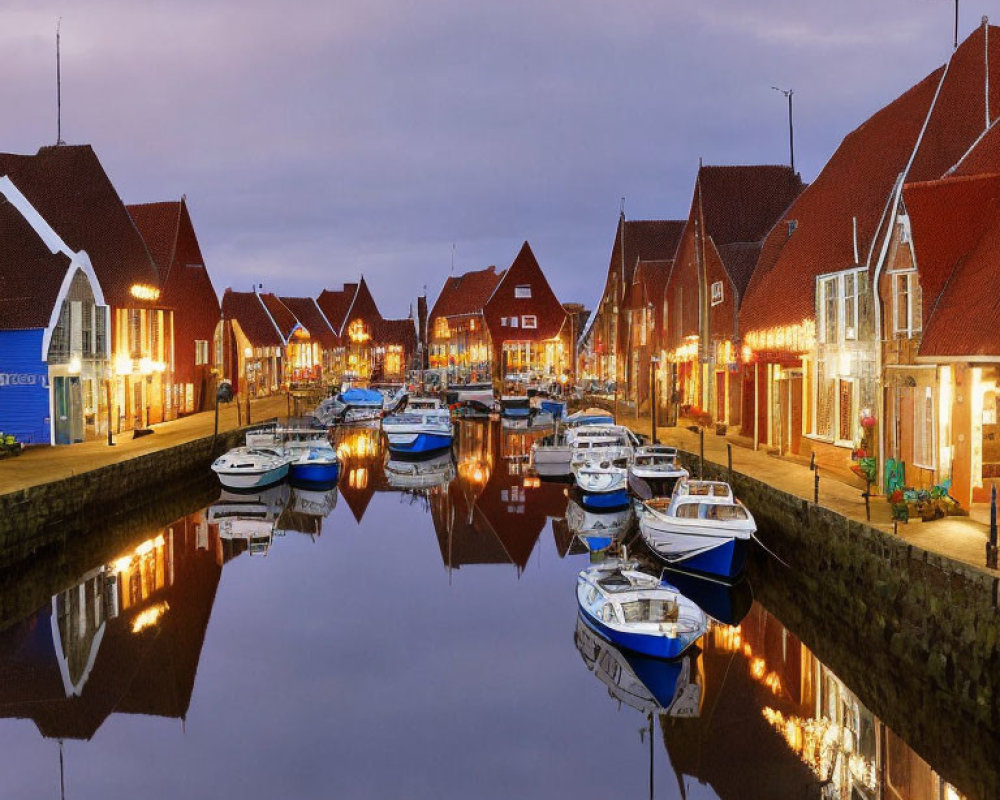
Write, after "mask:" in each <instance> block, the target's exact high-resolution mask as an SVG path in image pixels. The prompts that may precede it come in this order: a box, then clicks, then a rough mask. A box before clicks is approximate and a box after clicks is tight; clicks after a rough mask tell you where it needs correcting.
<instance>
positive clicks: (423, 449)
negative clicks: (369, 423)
mask: <svg viewBox="0 0 1000 800" xmlns="http://www.w3.org/2000/svg"><path fill="white" fill-rule="evenodd" d="M382 431H383V433H385V438H386V440H387V441H388V445H389V452H390V453H392V456H393V457H394V458H406V457H409V458H426V457H429V456H433V455H436V454H438V453H441V452H442V451H445V450H450V449H451V442H452V439H453V438H454V436H455V429H454V426H453V425H452V422H451V412H450V411H449V410H448V409H447V408H430V407H425V406H424V405H423V404H420V403H417V404H415V408H413V409H412V410H410V409H409V408H408V409H407V410H405V411H400V412H397V413H395V414H390V415H389V416H387V417H385V418H383V420H382Z"/></svg>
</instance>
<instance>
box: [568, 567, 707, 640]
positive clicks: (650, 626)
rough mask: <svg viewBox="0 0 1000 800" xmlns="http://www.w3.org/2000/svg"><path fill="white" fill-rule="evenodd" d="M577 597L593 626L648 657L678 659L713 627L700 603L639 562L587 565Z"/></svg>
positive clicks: (579, 582)
mask: <svg viewBox="0 0 1000 800" xmlns="http://www.w3.org/2000/svg"><path fill="white" fill-rule="evenodd" d="M576 597H577V602H578V603H579V606H580V612H581V615H582V619H583V620H584V622H586V624H587V625H588V626H589V627H590V628H592V629H593V630H594V631H596V632H597V633H598V634H600V635H601V636H603V637H604V638H605V639H607V640H608V641H610V642H611V643H612V644H613V645H615V646H616V647H622V648H626V649H628V650H632V651H634V652H637V653H642V654H643V655H647V656H654V657H656V658H677V657H678V656H680V655H682V654H683V653H684V651H685V650H687V649H688V648H689V647H690V646H691V645H693V644H694V643H695V642H696V641H697V640H698V639H699V638H700V637H701V636H702V635H703V634H704V633H705V631H706V629H707V627H708V620H707V618H706V617H705V613H704V612H703V611H702V610H701V609H700V608H698V606H697V605H695V604H694V603H693V602H692V601H691V600H689V599H688V598H686V597H684V595H682V594H681V593H680V592H679V591H677V589H676V588H674V587H673V586H671V585H670V584H669V583H666V582H665V581H662V580H660V578H658V577H657V576H655V575H649V574H647V573H645V572H642V571H640V570H639V568H638V564H637V563H635V562H622V561H619V560H617V559H612V560H609V561H606V562H604V563H601V564H593V565H591V566H589V567H587V568H586V569H584V570H582V571H581V572H580V574H579V576H578V577H577V588H576Z"/></svg>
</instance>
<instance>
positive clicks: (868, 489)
mask: <svg viewBox="0 0 1000 800" xmlns="http://www.w3.org/2000/svg"><path fill="white" fill-rule="evenodd" d="M871 499H872V482H871V481H870V480H869V479H868V478H865V519H866V520H868V521H869V522H871V521H872V504H871Z"/></svg>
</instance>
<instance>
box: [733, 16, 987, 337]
mask: <svg viewBox="0 0 1000 800" xmlns="http://www.w3.org/2000/svg"><path fill="white" fill-rule="evenodd" d="M989 33H990V34H991V35H990V36H989V47H988V48H987V47H986V41H985V38H986V29H985V27H983V28H979V29H977V30H976V31H975V32H973V33H972V34H971V35H970V36H969V37H968V38H967V39H966V40H965V41H964V42H962V44H961V45H960V46H959V47H958V49H957V50H956V51H955V52H954V53H953V54H952V56H951V58H950V59H949V62H948V63H947V64H946V65H945V66H943V67H940V68H938V69H936V70H934V71H933V72H932V73H931V74H930V75H928V76H927V77H926V78H924V79H923V80H922V81H920V82H919V83H918V84H916V85H915V86H914V87H912V88H911V89H909V90H908V91H906V92H905V93H903V94H902V95H901V96H900V97H898V98H897V99H896V100H894V101H893V102H892V103H890V104H889V105H887V106H886V107H885V108H883V109H881V110H880V111H878V112H877V113H876V114H874V115H873V116H872V117H871V118H869V119H868V120H867V121H866V122H864V123H863V124H862V125H861V126H859V127H858V128H857V129H855V130H854V131H853V132H852V133H850V134H849V135H848V136H847V137H846V138H845V139H844V141H843V142H842V143H841V145H840V147H839V148H838V149H837V151H836V153H834V155H833V157H832V158H831V159H830V161H829V162H828V163H827V164H826V166H825V167H824V168H823V171H822V172H821V173H820V175H819V177H817V179H816V181H815V182H814V183H813V184H812V185H811V186H809V187H808V188H807V189H806V190H805V191H804V192H803V193H802V194H801V195H800V196H799V199H798V200H797V201H796V202H795V203H794V204H793V205H792V207H791V208H790V209H789V210H788V212H787V213H786V214H785V215H784V216H783V219H782V221H781V222H779V223H778V224H776V225H775V227H774V229H773V230H772V231H771V233H770V234H769V235H768V237H767V239H766V240H765V242H764V246H763V249H762V252H761V256H760V259H759V261H758V266H757V269H756V270H755V272H754V277H753V278H752V280H751V283H750V287H749V289H748V295H747V298H746V302H745V303H744V305H743V308H742V310H741V312H740V327H741V328H743V329H744V330H755V329H756V330H761V329H764V328H769V327H772V326H776V325H786V324H793V323H797V322H799V321H801V320H802V319H806V318H811V317H813V316H814V309H813V306H814V300H813V297H814V286H815V278H816V276H818V275H821V274H823V273H827V272H836V271H839V270H843V269H848V268H850V267H852V266H855V265H856V263H859V265H861V266H867V267H868V268H869V269H871V268H872V267H874V265H875V263H876V261H877V259H878V257H879V254H878V252H876V246H877V245H878V244H879V243H880V242H881V241H882V238H881V237H882V236H884V235H885V233H886V230H887V226H886V225H885V221H886V218H887V214H888V212H889V210H890V206H891V203H892V200H893V197H894V191H895V189H896V187H897V186H898V178H899V177H900V176H902V177H903V178H904V179H905V180H906V181H907V182H909V181H927V180H936V179H938V178H940V177H942V176H943V175H945V174H946V173H947V172H949V171H950V170H951V169H952V168H953V167H954V166H955V165H956V164H958V163H959V162H960V161H962V160H963V156H965V155H966V153H967V152H968V150H969V148H971V147H972V146H973V145H974V144H975V143H976V141H977V140H978V139H979V138H980V137H981V135H982V134H983V132H984V130H985V129H986V127H987V124H986V116H987V114H986V101H985V98H986V94H987V91H986V87H987V80H986V77H987V76H986V68H985V63H986V61H987V60H988V63H989V65H990V73H991V74H990V75H989V81H988V86H989V95H990V101H989V102H990V112H991V114H994V113H996V111H1000V30H998V29H997V28H995V27H993V28H990V29H989ZM855 218H856V219H857V230H858V235H857V243H858V258H857V260H855V258H854V243H853V236H852V225H853V223H852V220H853V219H855ZM793 220H794V221H795V229H794V232H792V233H791V234H790V235H789V226H788V223H789V222H790V221H793Z"/></svg>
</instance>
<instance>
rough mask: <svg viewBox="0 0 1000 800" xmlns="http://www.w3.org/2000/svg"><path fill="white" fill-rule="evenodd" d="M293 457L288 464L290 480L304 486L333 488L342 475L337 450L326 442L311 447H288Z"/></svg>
mask: <svg viewBox="0 0 1000 800" xmlns="http://www.w3.org/2000/svg"><path fill="white" fill-rule="evenodd" d="M285 452H286V453H288V454H289V455H290V456H291V457H292V459H293V460H292V461H291V462H290V463H289V465H288V480H289V481H291V482H292V484H294V485H295V486H299V487H303V488H332V487H333V486H336V485H337V480H338V478H339V477H340V459H339V458H338V457H337V451H336V450H334V449H333V447H332V446H331V445H330V444H329V442H325V443H323V444H316V445H313V446H310V447H296V448H286V450H285Z"/></svg>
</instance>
